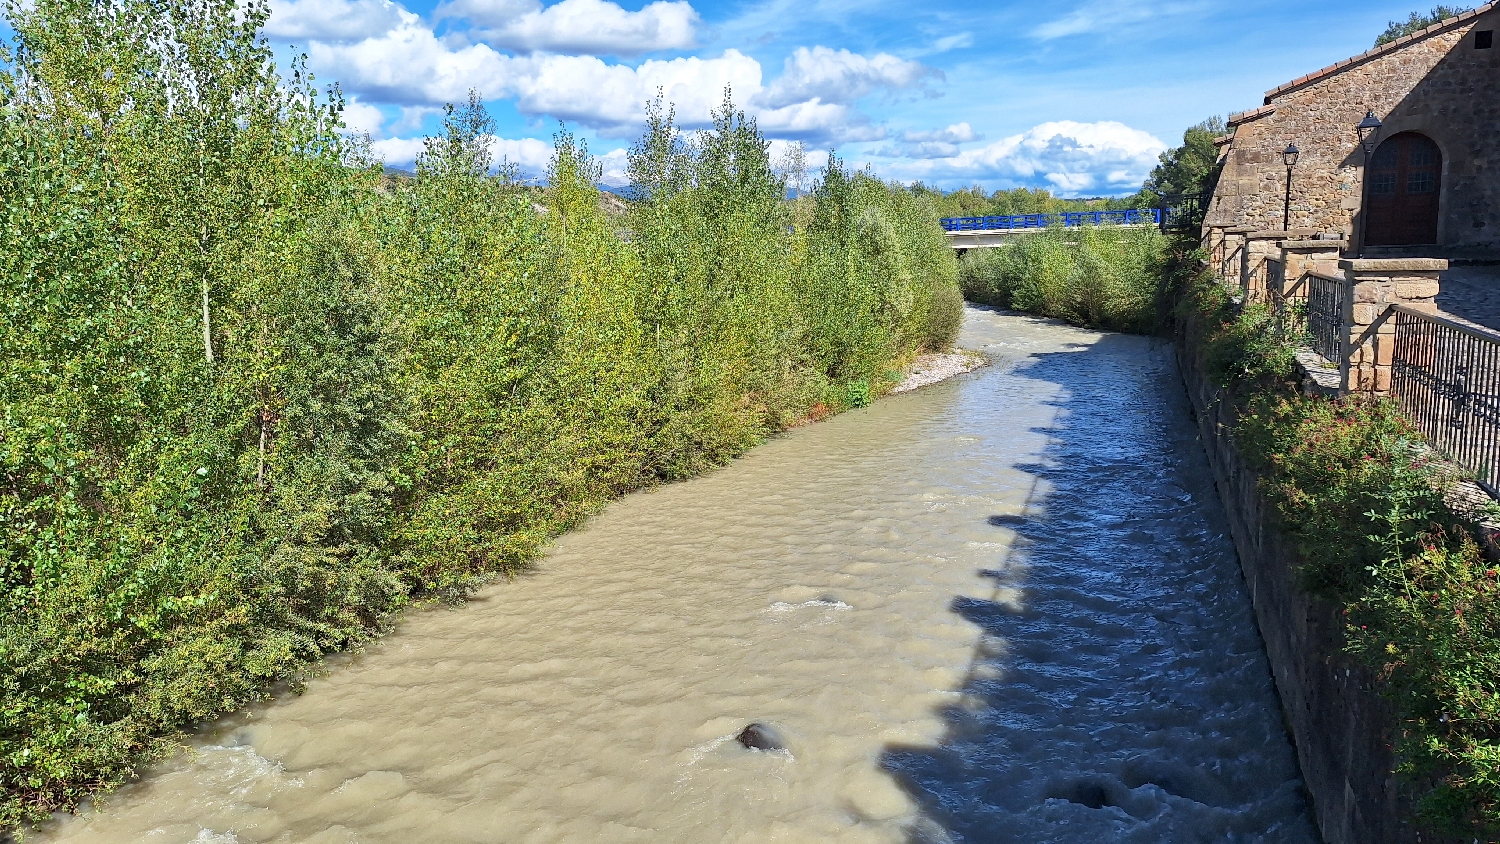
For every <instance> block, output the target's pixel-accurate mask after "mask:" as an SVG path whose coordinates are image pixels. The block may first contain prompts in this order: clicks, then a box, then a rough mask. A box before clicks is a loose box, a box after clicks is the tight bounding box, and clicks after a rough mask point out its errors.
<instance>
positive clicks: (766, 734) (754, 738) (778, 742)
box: [734, 721, 786, 750]
mask: <svg viewBox="0 0 1500 844" xmlns="http://www.w3.org/2000/svg"><path fill="white" fill-rule="evenodd" d="M734 740H735V741H737V742H739V743H740V744H742V745H744V746H745V747H746V748H747V749H750V750H786V740H785V739H783V738H782V737H781V733H779V732H777V730H776V728H775V727H770V726H767V725H765V724H762V723H760V722H759V721H756V722H754V723H752V724H750V725H749V726H747V727H745V729H743V730H740V734H739V735H737V736H735V737H734Z"/></svg>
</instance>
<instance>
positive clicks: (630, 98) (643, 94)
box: [509, 50, 761, 137]
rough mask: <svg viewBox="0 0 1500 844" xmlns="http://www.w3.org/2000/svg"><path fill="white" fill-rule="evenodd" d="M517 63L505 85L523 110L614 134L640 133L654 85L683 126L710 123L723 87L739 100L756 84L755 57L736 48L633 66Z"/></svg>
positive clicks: (588, 61)
mask: <svg viewBox="0 0 1500 844" xmlns="http://www.w3.org/2000/svg"><path fill="white" fill-rule="evenodd" d="M516 62H517V63H520V64H524V72H522V73H517V74H516V76H515V78H514V80H513V81H512V82H511V84H510V86H509V89H510V93H512V95H513V96H515V98H516V108H517V109H518V110H519V111H521V113H523V114H533V115H539V114H546V115H551V116H553V117H556V118H559V119H562V120H573V121H577V122H579V123H581V124H583V125H586V126H589V127H591V128H594V129H596V130H597V131H599V132H600V133H601V134H603V135H606V136H612V137H628V136H633V135H635V134H636V133H638V132H639V131H640V128H641V124H642V121H643V118H644V115H645V106H646V101H647V100H649V99H651V98H652V97H654V96H655V95H656V91H657V89H660V90H661V91H662V94H663V96H664V97H665V98H666V100H667V102H669V103H672V104H674V105H675V106H676V109H677V117H678V119H679V120H680V121H681V122H682V123H683V124H685V125H688V126H701V125H705V124H707V123H708V122H709V119H710V117H709V115H710V112H712V110H713V109H714V107H715V106H717V105H718V104H719V103H720V101H721V100H722V99H723V96H724V89H725V88H730V89H731V90H732V91H734V92H735V97H736V99H737V100H739V101H741V102H744V100H745V99H746V97H747V94H753V93H754V92H756V91H759V90H760V87H761V82H760V63H759V62H757V61H755V60H754V59H752V58H750V57H749V56H746V55H743V54H742V53H740V52H739V51H737V50H726V51H725V52H724V54H723V55H722V56H720V57H718V58H708V59H702V58H698V57H696V56H690V57H687V58H679V59H671V60H669V61H660V60H654V59H653V60H651V61H647V62H643V63H641V65H640V66H639V67H636V68H630V67H627V66H625V65H612V64H606V63H605V62H603V61H602V60H600V59H597V58H594V57H593V56H536V57H533V58H528V59H517V60H516Z"/></svg>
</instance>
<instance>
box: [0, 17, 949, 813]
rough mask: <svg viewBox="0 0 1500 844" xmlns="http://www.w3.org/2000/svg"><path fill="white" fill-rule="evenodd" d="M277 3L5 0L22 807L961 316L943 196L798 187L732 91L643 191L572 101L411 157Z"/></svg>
mask: <svg viewBox="0 0 1500 844" xmlns="http://www.w3.org/2000/svg"><path fill="white" fill-rule="evenodd" d="M266 13H267V12H266V7H265V6H264V5H262V4H258V3H251V4H240V3H237V2H234V0H195V2H191V3H156V2H148V0H117V2H113V3H109V4H99V3H94V2H91V0H34V2H28V3H26V4H19V3H17V4H11V5H9V6H7V16H8V21H9V22H10V24H11V25H12V26H13V28H14V31H15V51H14V54H13V55H12V56H11V57H10V58H11V61H10V62H9V64H8V65H7V66H6V68H5V70H4V72H3V73H0V98H3V99H0V209H3V215H0V240H3V248H0V307H3V308H4V318H3V319H0V425H3V427H0V581H3V587H4V588H3V592H0V829H3V828H5V827H10V826H12V825H15V824H17V823H21V822H23V821H26V820H28V819H37V818H41V817H44V816H45V815H46V814H47V813H49V812H51V811H54V810H58V809H67V808H70V807H72V806H74V805H76V804H77V802H78V801H79V800H81V799H83V798H85V797H87V796H88V795H90V794H92V793H94V792H96V791H98V790H100V789H104V788H108V787H110V786H112V785H115V784H117V783H119V782H121V781H123V780H125V779H127V778H128V777H130V776H131V775H132V774H133V772H134V771H135V770H136V769H137V767H138V766H139V765H140V764H141V763H142V762H143V761H145V760H149V759H151V758H152V757H154V756H156V755H158V754H160V753H163V752H166V751H167V750H168V749H169V748H170V744H171V742H170V739H171V737H172V736H173V735H174V734H175V731H176V730H178V729H179V728H180V727H181V726H182V725H184V724H188V723H192V722H196V721H201V720H203V719H207V718H212V717H214V716H216V715H218V714H220V713H223V712H225V711H228V710H231V709H233V708H235V707H237V706H240V705H242V704H244V703H246V702H247V701H251V700H254V699H256V698H258V697H260V696H263V695H264V694H266V692H267V689H268V688H270V687H271V684H273V683H274V682H276V681H279V680H287V679H293V680H295V678H296V677H298V676H299V674H298V672H299V671H300V670H301V669H303V668H304V667H305V666H307V665H309V664H310V663H312V662H313V661H315V660H317V659H319V658H320V657H321V656H323V655H324V654H327V653H329V652H331V651H336V650H339V649H343V648H347V647H350V646H352V645H354V644H357V643H359V642H361V641H363V640H366V639H368V638H369V637H371V636H374V635H377V634H379V633H380V632H381V631H382V630H384V629H385V628H386V627H387V626H388V625H389V624H390V623H391V620H392V619H393V618H394V617H395V615H396V614H397V613H398V612H399V611H401V609H402V608H403V607H405V606H407V605H409V604H410V603H411V602H412V601H415V600H424V599H430V598H435V597H445V598H450V599H458V598H461V597H462V596H463V595H464V594H465V593H466V592H467V591H468V590H470V589H471V588H473V586H474V585H475V584H476V583H478V582H481V581H482V579H483V578H486V577H492V576H495V575H497V574H503V573H506V572H512V571H516V570H517V569H518V568H519V567H521V566H523V565H525V564H526V562H527V561H529V560H531V559H532V558H534V557H535V555H536V554H537V553H538V551H539V549H540V548H541V547H542V546H543V544H544V543H545V542H546V541H547V539H548V538H549V537H551V536H554V535H555V534H556V533H557V532H559V531H561V530H564V529H566V528H567V527H569V526H570V525H573V524H575V523H576V522H577V521H578V520H579V519H580V518H582V517H584V516H585V515H587V514H588V513H590V512H592V511H594V510H595V509H597V507H598V506H599V505H600V504H601V503H602V502H604V501H606V500H607V499H608V498H610V497H611V496H615V495H618V494H620V493H622V492H624V491H626V490H630V489H634V488H638V487H641V486H643V485H648V484H652V483H656V482H659V481H662V480H666V479H672V478H680V477H685V476H688V475H690V474H692V473H694V472H697V471H700V470H701V469H703V468H705V467H708V466H713V465H718V464H721V463H723V462H724V461H726V460H728V459H730V458H731V457H733V456H734V455H736V454H739V453H741V452H743V451H744V450H745V449H746V448H748V447H750V446H751V445H753V444H755V443H757V442H759V441H761V440H762V439H764V438H765V437H766V436H768V435H769V434H771V433H773V432H775V431H777V430H780V429H781V428H783V427H785V426H787V425H789V424H792V423H794V422H796V421H798V420H800V419H803V418H806V417H808V416H810V415H812V416H820V415H823V414H826V413H828V412H831V411H836V410H841V409H844V408H847V407H851V406H855V405H859V404H862V403H865V402H867V401H869V400H870V399H871V398H872V397H875V396H878V395H880V393H881V392H882V391H883V390H884V389H886V388H887V387H888V386H889V385H890V384H891V383H893V380H894V378H895V377H896V376H895V372H896V371H897V370H899V369H900V368H901V366H900V364H901V363H902V362H903V361H905V360H906V359H908V358H910V357H911V356H912V355H914V354H915V353H916V352H917V351H918V349H919V348H922V347H929V348H941V347H943V346H945V345H946V344H948V343H950V342H951V341H952V338H953V336H954V333H955V332H956V330H957V326H958V321H959V319H960V317H961V308H960V307H959V306H958V304H957V302H958V295H959V294H958V289H957V283H956V278H957V267H956V263H955V261H954V259H953V257H952V252H951V250H950V249H949V248H948V246H947V244H946V242H945V240H944V237H943V234H942V232H941V230H940V229H939V227H938V225H937V221H936V214H935V211H934V210H933V209H932V207H931V204H930V202H928V201H926V200H924V199H923V198H922V197H919V196H916V195H914V194H912V193H911V192H909V191H905V190H901V189H898V188H893V187H891V186H888V185H885V184H883V183H881V182H880V181H879V180H877V179H874V178H873V177H871V176H870V175H868V174H865V173H850V172H847V171H846V170H845V169H843V168H842V167H841V165H839V163H838V162H837V161H833V162H832V163H831V164H830V166H829V168H828V169H827V171H826V172H825V173H823V174H822V177H821V179H820V180H819V183H818V184H817V185H816V186H815V187H814V189H813V190H812V192H811V193H810V194H808V195H806V196H804V197H801V198H799V199H798V200H797V201H796V203H794V204H789V203H787V202H786V201H785V200H784V196H785V184H784V183H783V182H782V181H780V179H779V178H778V177H777V176H775V175H774V174H773V173H772V171H771V169H770V167H769V164H768V162H767V161H766V147H767V144H766V142H765V140H764V139H763V138H762V137H761V136H760V134H759V132H758V131H757V129H756V127H755V124H754V122H753V121H751V120H749V119H747V118H746V117H745V115H744V114H742V113H741V112H739V111H738V110H736V109H735V108H734V106H733V104H732V103H730V102H729V101H728V100H727V98H726V102H725V104H724V105H723V106H722V107H721V108H720V109H719V110H718V112H717V114H716V118H715V125H714V126H713V128H712V129H710V130H709V131H707V132H705V133H701V134H694V135H684V134H682V133H680V132H678V131H677V130H676V128H675V127H673V126H672V123H671V120H670V110H667V109H664V108H663V107H661V106H660V105H658V107H657V108H656V109H655V110H654V111H653V116H652V118H651V123H650V125H648V127H647V132H646V134H645V135H644V136H643V138H642V140H641V141H640V142H639V143H638V144H637V146H636V148H635V151H634V153H633V155H632V163H631V166H632V174H633V175H634V177H635V178H636V181H637V184H636V188H637V189H638V192H639V194H640V196H641V199H640V201H638V202H636V203H634V204H633V205H632V207H631V209H630V210H629V211H628V212H626V213H622V214H617V215H615V216H614V217H610V216H607V215H606V214H605V213H604V212H603V211H601V209H600V205H601V199H600V195H599V191H598V189H597V188H596V187H595V183H596V182H597V180H598V177H599V167H598V164H597V162H595V161H594V160H593V159H592V158H591V157H590V155H589V153H588V150H587V149H586V147H585V146H584V145H583V144H582V143H581V142H579V141H577V140H576V139H574V138H572V137H570V136H569V135H567V134H566V133H560V134H559V136H558V137H557V143H556V155H555V158H554V160H553V162H552V165H551V169H550V172H549V173H548V187H547V188H546V189H545V190H544V191H538V190H536V189H531V188H525V187H522V186H520V185H517V184H516V183H515V182H514V181H513V180H511V179H509V178H507V177H506V175H505V174H503V173H502V174H500V175H496V174H495V171H494V168H493V162H492V161H491V160H490V158H489V152H488V150H489V145H488V142H487V137H486V136H487V135H488V134H489V132H490V131H491V128H492V127H491V126H490V124H489V123H488V120H487V117H486V116H485V112H484V109H483V107H482V104H481V103H479V102H478V101H477V100H473V99H471V101H470V102H469V103H467V104H464V105H461V106H459V107H456V108H452V109H450V110H449V112H448V114H447V115H446V121H445V128H444V131H443V133H442V134H441V135H439V136H438V137H434V138H431V139H429V140H428V142H427V144H426V148H425V150H424V152H423V154H422V156H421V157H420V159H419V161H418V163H417V168H416V169H417V172H416V176H415V178H413V179H409V180H395V181H389V180H386V179H384V178H383V177H382V175H381V172H380V167H379V165H378V163H377V162H374V161H371V160H370V159H369V158H368V156H367V155H366V153H365V151H364V150H363V149H361V147H360V145H359V144H357V143H351V142H349V141H347V140H345V139H344V138H343V137H342V135H341V134H340V132H339V128H340V127H339V119H340V105H341V104H340V101H339V99H338V96H337V93H336V92H334V93H333V94H332V96H331V97H325V96H320V95H319V93H318V92H317V91H316V90H315V89H313V88H312V86H311V84H310V80H309V79H307V78H306V77H305V76H304V75H303V74H302V73H301V71H300V69H299V68H297V67H296V66H294V68H293V71H292V76H291V78H288V79H284V78H281V77H279V76H278V75H277V73H276V71H275V64H274V62H273V57H272V55H271V52H270V49H269V47H268V46H267V45H266V43H265V42H264V41H262V40H261V39H260V38H259V36H258V31H259V29H260V27H261V25H262V24H263V22H264V20H265V15H266ZM538 205H540V206H541V208H542V210H540V211H539V210H538V208H537V206H538ZM497 647H501V648H503V643H498V644H497Z"/></svg>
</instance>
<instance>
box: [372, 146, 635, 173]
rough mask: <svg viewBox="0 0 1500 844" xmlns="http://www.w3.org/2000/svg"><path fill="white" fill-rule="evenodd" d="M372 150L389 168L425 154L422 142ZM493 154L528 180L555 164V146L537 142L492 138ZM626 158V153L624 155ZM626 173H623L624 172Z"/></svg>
mask: <svg viewBox="0 0 1500 844" xmlns="http://www.w3.org/2000/svg"><path fill="white" fill-rule="evenodd" d="M370 149H371V150H372V151H373V152H374V153H375V155H377V156H378V157H379V158H380V159H381V160H382V161H384V162H385V163H386V164H390V165H392V166H397V165H402V166H409V165H411V164H412V163H414V162H415V161H416V160H417V156H418V155H420V154H421V153H422V150H423V139H422V138H386V139H384V140H380V141H375V142H373V143H371V144H370ZM490 153H491V154H492V155H493V156H494V161H495V164H497V165H498V164H500V163H501V162H502V161H508V162H510V163H511V164H514V165H516V166H517V167H519V168H520V169H521V172H522V173H525V174H526V175H528V176H540V175H542V174H543V173H545V172H547V165H548V164H549V163H550V162H551V161H552V145H551V144H549V143H547V142H546V141H539V140H537V139H536V138H517V139H512V138H495V137H491V138H490ZM620 155H621V156H623V155H624V151H623V150H621V151H620ZM622 172H623V169H622Z"/></svg>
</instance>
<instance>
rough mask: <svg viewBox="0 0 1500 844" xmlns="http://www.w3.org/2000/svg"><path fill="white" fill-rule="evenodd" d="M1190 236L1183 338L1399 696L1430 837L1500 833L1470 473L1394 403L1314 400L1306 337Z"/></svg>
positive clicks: (1269, 490) (1319, 589)
mask: <svg viewBox="0 0 1500 844" xmlns="http://www.w3.org/2000/svg"><path fill="white" fill-rule="evenodd" d="M1193 246H1195V244H1193V243H1190V242H1189V243H1183V244H1180V245H1179V247H1178V248H1177V249H1176V250H1175V251H1174V254H1173V258H1172V259H1171V260H1170V261H1169V263H1168V264H1167V269H1168V275H1167V278H1168V279H1169V281H1170V282H1171V284H1172V287H1173V289H1174V294H1175V295H1174V299H1175V301H1177V303H1178V305H1177V318H1178V322H1179V326H1180V328H1181V330H1183V331H1185V332H1188V333H1190V334H1191V335H1192V336H1194V337H1195V338H1196V343H1195V345H1196V346H1197V347H1198V348H1200V349H1201V352H1202V355H1203V360H1204V362H1205V364H1206V366H1207V368H1208V369H1209V371H1210V375H1211V377H1213V378H1215V379H1216V380H1217V382H1218V383H1219V385H1220V386H1221V387H1222V392H1221V400H1222V401H1226V402H1229V403H1231V404H1232V406H1233V407H1234V409H1235V411H1236V415H1237V417H1238V420H1239V421H1238V425H1237V427H1236V429H1235V438H1236V441H1237V443H1238V444H1239V447H1240V449H1241V453H1242V454H1243V455H1244V457H1245V459H1246V460H1248V461H1249V462H1250V463H1251V464H1252V465H1253V466H1255V467H1256V468H1257V470H1258V471H1259V472H1260V473H1261V477H1262V481H1261V484H1262V486H1261V489H1262V491H1263V493H1264V494H1265V496H1266V497H1267V499H1268V500H1269V502H1270V503H1271V505H1272V507H1273V508H1274V510H1275V514H1276V518H1277V520H1278V522H1279V523H1280V525H1281V528H1282V530H1284V531H1285V533H1286V534H1287V535H1288V536H1289V537H1290V538H1291V539H1292V541H1293V542H1294V543H1295V546H1296V547H1297V549H1298V551H1299V552H1300V555H1301V558H1302V560H1303V563H1302V567H1301V569H1300V572H1299V574H1300V578H1301V581H1302V583H1301V585H1302V586H1303V588H1305V589H1307V590H1308V591H1310V592H1311V593H1313V594H1316V595H1318V596H1320V597H1322V598H1324V599H1325V600H1328V601H1331V602H1334V603H1335V604H1336V605H1338V606H1340V607H1342V609H1343V613H1344V618H1345V619H1346V624H1345V629H1344V634H1345V641H1346V649H1347V651H1348V652H1349V654H1350V655H1351V656H1352V657H1354V658H1355V659H1357V660H1359V661H1360V662H1362V663H1363V664H1364V665H1365V666H1366V667H1367V668H1368V669H1369V670H1370V672H1371V674H1372V675H1373V677H1374V678H1375V680H1376V683H1377V686H1378V688H1379V689H1380V690H1381V692H1382V693H1384V694H1385V695H1386V696H1388V697H1389V698H1390V700H1391V701H1392V704H1393V707H1394V710H1395V713H1396V718H1397V725H1398V730H1397V734H1396V737H1395V752H1396V755H1397V758H1398V760H1399V768H1398V770H1399V772H1400V773H1402V774H1403V775H1404V776H1405V777H1406V778H1407V780H1408V782H1409V783H1410V784H1411V787H1412V788H1413V790H1414V792H1415V793H1416V794H1417V795H1418V796H1419V797H1418V811H1419V816H1420V818H1421V819H1422V821H1423V822H1425V823H1426V824H1427V825H1428V826H1430V827H1431V828H1432V829H1434V830H1437V831H1440V832H1446V833H1450V834H1455V835H1459V836H1461V837H1463V838H1464V839H1469V838H1474V837H1483V840H1496V839H1495V836H1496V835H1500V578H1497V574H1500V573H1497V568H1496V563H1495V562H1493V561H1492V560H1490V559H1487V558H1486V556H1485V554H1484V553H1482V551H1481V549H1482V547H1483V545H1484V542H1483V539H1482V533H1481V531H1480V529H1479V527H1478V526H1477V525H1476V524H1475V522H1474V518H1475V516H1476V513H1473V512H1460V511H1458V510H1456V509H1455V508H1454V506H1453V502H1454V501H1455V500H1457V499H1456V498H1455V496H1454V494H1453V491H1454V485H1455V483H1456V482H1458V481H1459V480H1461V474H1460V473H1459V472H1458V471H1457V470H1456V469H1454V468H1453V467H1452V465H1451V464H1449V463H1447V462H1445V461H1443V460H1440V459H1438V456H1437V455H1435V454H1434V453H1433V452H1432V451H1431V450H1430V449H1429V448H1427V447H1426V446H1425V444H1424V442H1423V439H1422V436H1421V435H1420V433H1419V432H1417V431H1416V430H1415V429H1414V428H1413V427H1412V426H1411V424H1410V423H1408V422H1407V421H1406V420H1405V419H1404V418H1403V417H1402V416H1401V415H1400V414H1399V413H1398V412H1397V410H1396V407H1395V405H1394V404H1393V403H1392V402H1390V401H1388V400H1372V399H1361V398H1356V397H1349V398H1344V399H1339V400H1331V399H1328V398H1322V397H1314V396H1307V395H1303V394H1302V393H1301V392H1300V390H1299V382H1298V379H1297V378H1296V377H1295V369H1294V367H1295V360H1294V357H1293V353H1294V352H1295V350H1296V346H1297V345H1298V343H1299V342H1300V340H1301V338H1300V337H1299V336H1297V334H1296V333H1295V332H1294V331H1291V330H1285V327H1284V326H1279V325H1278V323H1277V321H1276V320H1275V319H1274V318H1273V317H1272V315H1271V313H1270V312H1269V311H1268V310H1267V309H1266V308H1265V307H1264V306H1254V305H1252V306H1246V307H1240V306H1239V305H1237V304H1236V303H1235V302H1234V301H1233V299H1232V298H1231V296H1230V293H1229V292H1228V291H1227V290H1226V289H1225V287H1224V286H1223V285H1222V284H1220V283H1219V281H1218V280H1217V279H1216V278H1214V276H1213V275H1212V273H1211V272H1210V271H1209V270H1208V269H1206V265H1205V264H1204V263H1202V258H1203V255H1202V253H1201V252H1199V251H1197V250H1196V249H1193V248H1192V247H1193Z"/></svg>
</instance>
